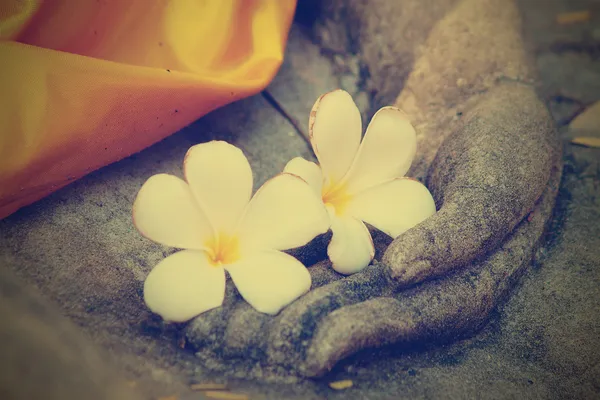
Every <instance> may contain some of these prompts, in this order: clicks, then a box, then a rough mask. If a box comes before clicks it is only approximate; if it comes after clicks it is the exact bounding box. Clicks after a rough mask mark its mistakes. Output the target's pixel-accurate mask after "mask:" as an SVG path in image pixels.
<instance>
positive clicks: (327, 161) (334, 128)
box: [308, 90, 362, 184]
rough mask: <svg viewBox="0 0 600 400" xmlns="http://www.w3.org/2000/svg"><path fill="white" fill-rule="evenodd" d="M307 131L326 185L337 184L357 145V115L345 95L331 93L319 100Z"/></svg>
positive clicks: (358, 134)
mask: <svg viewBox="0 0 600 400" xmlns="http://www.w3.org/2000/svg"><path fill="white" fill-rule="evenodd" d="M308 127H309V136H310V142H311V144H312V147H313V151H314V152H315V155H316V156H317V158H318V160H319V164H321V168H322V169H323V175H324V176H325V179H326V180H327V183H328V184H329V183H332V184H337V183H338V182H339V181H340V180H341V179H342V178H343V176H344V175H345V174H346V172H348V169H349V168H350V165H351V164H352V160H353V159H354V156H355V155H356V151H357V150H358V146H359V144H360V137H361V130H362V122H361V116H360V111H358V108H357V107H356V104H354V101H353V100H352V97H351V96H350V95H349V94H348V93H347V92H345V91H343V90H335V91H333V92H329V93H326V94H324V95H322V96H321V97H319V99H318V100H317V102H316V103H315V105H314V106H313V108H312V111H311V112H310V120H309V123H308Z"/></svg>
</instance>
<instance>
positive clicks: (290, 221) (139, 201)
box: [133, 141, 329, 322]
mask: <svg viewBox="0 0 600 400" xmlns="http://www.w3.org/2000/svg"><path fill="white" fill-rule="evenodd" d="M184 174H185V179H186V181H187V182H186V181H183V180H181V179H179V178H177V177H175V176H172V175H167V174H159V175H155V176H152V177H151V178H150V179H148V180H147V181H146V183H144V185H143V186H142V188H141V189H140V191H139V193H138V196H137V198H136V200H135V203H134V205H133V220H134V223H135V226H136V227H137V229H138V230H139V231H140V232H141V233H142V235H144V236H145V237H147V238H149V239H151V240H153V241H155V242H158V243H161V244H164V245H168V246H172V247H177V248H181V249H185V250H182V251H179V252H177V253H175V254H173V255H170V256H168V257H167V258H165V259H164V260H163V261H161V262H160V263H159V264H158V265H156V267H154V269H153V270H152V271H151V272H150V274H149V275H148V277H147V278H146V281H145V284H144V300H145V301H146V304H147V306H148V307H149V308H150V310H152V311H153V312H155V313H157V314H159V315H160V316H162V317H163V319H165V320H167V321H172V322H184V321H187V320H189V319H191V318H193V317H195V316H196V315H198V314H200V313H202V312H204V311H207V310H210V309H212V308H215V307H219V306H220V305H221V304H222V303H223V298H224V295H225V279H226V278H225V270H227V272H228V273H229V275H230V276H231V279H232V280H233V282H234V283H235V285H236V287H237V289H238V290H239V292H240V294H241V295H242V297H243V298H244V299H245V300H246V301H247V302H248V303H250V305H252V306H253V307H254V308H255V309H256V310H258V311H260V312H263V313H267V314H276V313H278V312H279V310H281V309H282V308H283V307H285V306H286V305H287V304H289V303H291V302H292V301H294V300H295V299H296V298H298V297H299V296H301V295H303V294H304V293H306V292H307V291H308V290H309V289H310V286H311V278H310V274H309V273H308V270H307V269H306V267H305V266H304V265H302V263H300V261H298V260H296V259H295V258H293V257H292V256H290V255H288V254H286V253H283V252H281V251H280V250H287V249H290V248H294V247H299V246H302V245H305V244H306V243H308V242H309V241H310V240H312V239H313V238H314V237H315V236H317V235H319V234H321V233H324V232H327V230H328V229H329V218H328V216H327V210H326V209H325V207H324V206H323V204H322V202H321V200H320V198H319V197H318V196H315V193H314V192H313V191H312V190H311V189H310V187H309V186H308V185H307V183H306V182H305V181H303V180H302V179H301V178H299V177H297V176H295V175H292V174H289V173H282V174H280V175H277V176H275V177H274V178H272V179H271V180H269V181H267V182H266V183H265V184H264V185H263V186H262V187H261V188H260V189H259V190H258V191H257V192H256V194H255V195H254V197H253V198H252V199H251V195H252V170H251V169H250V165H249V163H248V160H247V159H246V157H245V156H244V154H243V153H242V152H241V150H239V149H238V148H237V147H235V146H232V145H230V144H228V143H225V142H222V141H212V142H208V143H203V144H199V145H196V146H193V147H192V148H190V149H189V151H188V152H187V154H186V156H185V160H184Z"/></svg>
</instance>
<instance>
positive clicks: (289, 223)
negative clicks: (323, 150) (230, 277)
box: [238, 173, 329, 252]
mask: <svg viewBox="0 0 600 400" xmlns="http://www.w3.org/2000/svg"><path fill="white" fill-rule="evenodd" d="M328 229H329V216H328V215H327V210H326V209H325V206H324V205H323V202H322V200H321V197H320V196H317V195H316V194H315V192H314V191H313V190H312V189H311V188H310V186H309V185H308V184H307V183H306V182H305V181H303V180H302V179H300V178H299V177H297V176H295V175H291V174H286V173H282V174H279V175H277V176H275V177H274V178H271V179H270V180H268V181H267V182H265V184H264V185H263V186H262V187H261V188H260V189H258V191H257V192H256V194H255V195H254V197H253V198H252V200H251V201H250V203H249V204H248V207H247V209H246V213H245V214H244V216H243V217H242V220H241V223H240V227H239V230H238V235H239V236H238V237H239V241H240V246H242V247H243V248H244V249H245V251H247V250H251V251H254V250H257V249H276V250H287V249H291V248H295V247H299V246H303V245H305V244H306V243H308V242H310V241H311V240H312V239H313V238H314V237H315V236H317V235H319V234H321V233H325V232H327V230H328ZM245 251H244V252H245Z"/></svg>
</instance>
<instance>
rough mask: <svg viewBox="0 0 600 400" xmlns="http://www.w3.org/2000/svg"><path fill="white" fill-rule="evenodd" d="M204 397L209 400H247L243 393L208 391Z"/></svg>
mask: <svg viewBox="0 0 600 400" xmlns="http://www.w3.org/2000/svg"><path fill="white" fill-rule="evenodd" d="M204 395H205V396H206V397H208V398H211V399H224V400H248V396H247V395H245V394H243V393H233V392H221V391H211V390H209V391H208V392H204Z"/></svg>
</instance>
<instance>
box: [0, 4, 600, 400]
mask: <svg viewBox="0 0 600 400" xmlns="http://www.w3.org/2000/svg"><path fill="white" fill-rule="evenodd" d="M592 3H593V2H592V1H589V0H588V1H586V0H578V1H577V2H566V1H564V0H551V1H544V2H541V1H536V0H520V1H519V2H518V3H517V6H518V7H515V6H514V4H513V2H511V1H506V0H483V1H475V0H462V1H461V0H424V1H417V0H414V1H413V0H404V1H398V2H386V1H378V0H373V1H370V2H367V1H362V0H348V1H341V0H335V1H331V2H326V3H321V2H316V1H309V0H300V5H299V8H300V10H301V11H309V12H308V13H307V12H305V13H304V14H303V15H301V16H299V18H298V19H299V20H300V21H301V22H302V24H303V25H302V24H301V26H300V25H298V26H296V27H295V28H294V29H293V30H292V33H291V35H290V43H289V45H288V49H287V50H288V54H287V57H286V61H285V63H284V66H283V67H282V69H281V71H280V74H279V76H278V77H277V78H276V79H275V81H274V82H273V84H272V85H271V86H270V87H269V88H268V95H266V96H263V95H258V96H255V97H253V98H250V99H246V100H243V101H241V102H238V103H236V104H233V105H230V106H228V107H224V108H223V109H220V110H217V111H216V112H213V113H211V114H210V115H209V116H207V117H205V118H203V119H201V120H200V121H198V122H197V123H195V124H193V125H191V126H190V127H188V128H186V129H184V130H182V131H181V132H179V133H177V134H175V135H173V136H172V137H170V138H168V139H166V140H164V141H162V142H161V143H158V144H157V145H155V146H152V147H151V148H149V149H147V150H145V151H143V152H141V153H139V154H137V155H134V156H132V157H130V158H128V159H126V160H123V161H121V162H119V163H116V164H113V165H110V166H108V167H105V168H103V169H102V170H100V171H97V172H95V173H93V174H90V175H89V176H87V177H85V178H83V179H81V180H79V181H77V182H75V183H73V184H72V185H70V186H68V187H66V188H64V189H62V190H60V191H59V192H56V193H55V194H53V195H51V196H49V197H48V198H46V199H44V200H42V201H40V202H38V203H36V204H34V205H32V206H29V207H27V208H25V209H22V210H20V211H19V212H17V213H16V214H14V215H12V216H10V217H8V218H6V219H4V220H2V221H0V266H2V268H6V270H4V269H3V270H2V274H1V284H0V297H1V300H0V310H1V318H2V319H1V321H2V323H1V324H0V337H1V338H2V340H1V342H0V343H1V344H0V373H1V375H2V378H0V398H8V399H12V398H14V399H36V398H44V399H48V400H53V399H57V400H58V399H61V400H63V399H70V398H74V399H75V398H77V399H78V398H91V399H96V398H97V399H120V398H123V399H135V398H138V397H135V396H139V397H141V398H149V399H157V398H159V397H161V396H176V398H177V400H186V399H201V398H203V397H202V395H201V394H199V393H192V392H191V391H190V390H189V384H190V383H193V382H208V381H210V382H226V383H227V384H228V386H229V387H230V388H231V389H232V390H234V391H236V392H244V393H247V394H249V395H250V397H251V398H267V399H324V398H332V399H336V398H352V399H354V398H356V399H362V398H364V399H367V398H368V399H397V398H595V397H598V395H599V393H600V381H599V380H598V376H600V369H599V367H598V365H599V364H598V361H597V360H598V359H599V358H600V349H599V344H598V337H600V322H599V321H600V289H599V288H600V272H599V271H600V269H599V268H598V267H599V265H600V254H599V249H600V239H599V238H600V224H599V223H598V222H599V221H600V218H599V217H600V215H599V213H600V204H599V200H598V199H600V190H599V187H600V186H599V185H598V181H599V179H600V177H599V174H600V165H599V161H598V159H599V157H598V152H599V150H598V149H590V148H583V147H576V146H572V145H570V144H569V143H568V142H566V140H565V139H567V138H569V137H571V136H572V133H569V132H567V131H566V129H565V128H564V127H562V126H560V125H561V124H563V123H564V121H567V120H568V119H570V118H572V117H573V116H574V114H576V113H577V112H579V110H580V109H581V108H582V107H585V106H586V105H587V104H590V103H591V102H593V101H597V100H598V99H600V92H599V89H598V86H597V85H598V83H597V81H596V80H595V78H596V77H598V76H599V75H600V74H599V73H598V71H599V64H598V60H597V58H595V56H594V54H592V53H590V52H588V51H581V50H577V49H580V47H577V46H573V44H577V43H579V42H581V41H582V40H583V39H585V38H588V37H593V32H595V30H597V29H598V26H599V24H598V19H597V15H596V16H595V17H594V19H592V21H590V22H589V23H584V24H575V25H573V26H564V27H559V28H556V27H555V25H554V17H555V14H556V13H558V12H564V11H569V10H573V11H574V10H578V9H586V8H590V9H592V10H593V9H594V8H593V7H594V6H593V4H592ZM307 9H308V10H307ZM594 15H595V14H594ZM521 17H522V18H523V19H524V21H525V24H523V26H524V28H525V36H524V37H525V38H526V39H527V40H526V41H525V42H523V39H522V36H521V33H520V31H521V22H520V21H521ZM315 18H316V22H315ZM309 37H312V39H313V40H314V41H315V42H316V43H318V44H319V45H316V44H315V43H314V42H312V41H311V40H310V39H309ZM557 42H558V43H559V44H561V46H559V47H557V46H556V45H555V44H556V43H557ZM564 43H567V44H569V45H570V46H571V47H569V46H566V47H565V46H564ZM565 48H566V49H567V50H565ZM569 49H570V50H569ZM534 64H537V65H536V66H537V69H538V70H539V75H536V73H535V68H534V67H533V66H534ZM335 87H344V88H345V89H347V90H348V91H350V92H351V93H352V94H353V95H354V96H355V97H356V98H358V99H359V100H358V103H359V107H360V108H361V111H362V112H363V115H364V116H365V117H368V116H369V115H372V114H373V112H374V111H376V109H377V108H378V107H379V106H382V105H387V104H390V103H395V104H396V105H398V106H400V107H401V108H403V109H405V110H406V111H407V112H409V113H410V114H411V115H412V116H413V118H414V119H413V122H414V124H415V126H416V127H417V131H418V135H419V157H418V158H417V160H416V161H415V164H414V165H413V168H412V169H411V171H410V172H409V176H414V177H417V178H419V179H421V180H423V181H424V182H426V183H427V185H428V186H429V187H430V188H431V190H432V192H433V194H434V196H435V199H436V202H437V205H438V207H439V208H440V213H439V214H438V215H436V217H434V218H432V219H431V220H429V221H427V222H426V223H425V224H422V225H421V226H420V227H417V228H416V229H414V230H412V231H409V232H408V233H407V234H406V235H404V236H401V237H400V238H398V239H397V240H396V241H395V242H393V243H392V244H391V245H390V247H389V248H388V247H387V246H388V245H389V244H390V239H389V238H386V237H385V235H382V234H380V233H377V232H375V231H373V232H374V234H375V241H376V244H377V248H378V252H377V255H376V260H377V261H376V262H375V263H374V264H373V265H372V266H370V267H368V268H367V269H366V270H365V271H364V272H362V273H360V274H356V275H353V276H351V277H346V278H344V277H342V276H340V275H338V274H336V273H335V272H333V271H332V270H331V268H329V265H328V263H327V262H326V261H320V262H317V260H318V259H319V258H322V257H323V243H325V242H326V240H327V237H326V236H325V237H320V238H317V239H315V241H314V242H313V243H312V244H311V245H310V246H308V247H307V248H305V249H299V250H296V252H299V253H298V254H301V258H302V259H303V260H304V261H305V262H307V263H308V264H312V263H313V262H316V264H315V265H313V266H312V267H311V269H310V270H311V275H312V276H313V288H314V290H313V291H312V292H311V293H309V294H308V295H307V296H305V297H304V298H302V299H301V300H299V301H297V302H296V303H294V304H293V305H292V306H290V307H289V308H287V309H285V310H284V312H282V313H281V314H279V315H278V316H276V317H269V316H265V315H262V314H258V313H256V312H254V310H252V309H251V308H250V307H249V306H248V305H247V304H245V303H243V302H241V301H240V300H239V295H238V294H237V293H236V291H235V289H234V288H233V287H232V286H231V285H229V286H228V289H227V296H226V301H225V304H224V306H223V307H222V308H219V309H215V310H212V311H210V312H208V313H206V314H204V315H202V316H201V317H199V318H196V319H195V320H193V321H192V322H191V323H190V324H189V325H187V326H182V325H164V324H163V323H162V322H161V321H160V319H158V318H156V317H155V316H153V315H151V313H149V312H148V311H147V310H146V308H145V306H144V304H143V301H142V298H141V288H142V284H143V280H144V278H145V276H146V274H147V273H148V272H149V271H150V269H151V268H152V267H153V266H154V265H156V264H157V263H158V262H159V261H160V260H161V259H162V258H163V257H165V256H166V255H168V254H170V253H171V252H173V251H174V249H170V248H166V247H163V246H160V245H157V244H153V243H151V242H149V241H148V240H146V239H143V238H142V237H141V236H140V235H139V234H138V233H137V232H136V230H135V228H134V227H133V225H132V223H131V204H132V202H133V199H134V198H135V195H136V194H137V191H138V190H139V188H140V187H141V185H142V184H143V182H144V181H145V180H146V179H147V178H148V177H150V176H151V175H153V174H156V173H160V172H166V173H172V174H175V175H179V176H181V166H182V162H183V156H184V154H185V152H186V150H187V149H188V148H189V147H190V146H191V145H193V144H196V143H198V142H203V141H207V140H212V139H223V140H227V141H230V142H232V143H234V144H236V145H237V146H239V147H241V148H242V150H243V151H244V152H245V154H246V155H247V157H248V158H249V160H250V163H251V165H252V167H253V170H254V174H255V188H256V187H258V186H259V185H260V184H262V182H264V181H265V180H266V179H268V178H269V177H270V176H272V175H274V174H275V173H277V172H279V171H280V170H281V169H282V168H283V166H284V165H285V163H286V162H287V161H288V160H289V159H291V158H292V157H295V156H298V155H300V156H303V157H305V158H311V157H313V156H312V155H311V151H310V149H309V147H308V145H307V143H306V142H305V140H304V139H303V138H302V135H301V134H305V133H306V123H307V119H308V111H309V110H310V107H311V106H312V103H313V102H314V100H315V99H316V97H317V96H318V95H319V94H321V93H323V92H325V91H328V90H330V89H333V88H335ZM534 89H536V90H537V92H538V94H539V96H540V98H541V99H542V101H544V102H546V104H547V105H548V106H549V108H550V110H551V111H552V117H554V120H555V122H557V123H558V125H559V128H560V133H561V138H562V139H563V140H562V143H561V142H560V141H557V140H556V136H553V135H555V132H554V130H553V126H552V125H551V123H550V120H549V114H547V112H546V110H545V109H544V107H542V106H541V103H540V102H538V100H537V97H536V96H535V95H534ZM565 98H568V100H565ZM273 100H274V101H275V102H276V103H277V105H278V107H279V108H280V109H278V108H276V107H274V106H273ZM281 109H282V110H281ZM365 119H366V118H365ZM290 121H291V122H293V123H290ZM366 122H367V121H366V120H365V121H364V123H366ZM298 131H300V132H298ZM561 145H564V146H565V150H564V154H563V155H562V157H560V156H559V155H560V151H561V149H560V147H562V146H561ZM562 162H564V169H562V168H560V163H562ZM561 174H562V180H561ZM559 181H560V185H559ZM492 187H493V190H492V189H491V188H492ZM557 193H558V197H557V198H556V200H555V196H556V194H557ZM555 202H556V206H554V204H555ZM442 210H443V211H442ZM428 233H432V234H433V237H430V236H431V235H429V236H428ZM463 234H464V235H465V236H464V237H466V238H468V239H462V240H461V235H463ZM425 239H427V241H426V240H425ZM429 239H431V240H429ZM540 245H541V247H540ZM386 249H387V252H386ZM384 254H385V255H384ZM532 256H533V257H532ZM399 260H404V261H405V260H411V261H413V262H411V263H409V264H410V266H411V268H412V269H409V270H407V271H410V272H409V273H408V274H407V273H404V274H403V273H402V271H404V269H403V268H401V267H399V265H401V264H402V263H400V262H398V261H399ZM382 261H383V262H382ZM415 261H419V262H420V261H424V262H425V263H426V265H427V267H428V269H427V270H426V271H425V270H423V269H419V268H414V266H415V265H417V266H418V265H419V264H418V263H416V262H415ZM405 263H406V262H405ZM421 281H422V282H421ZM32 291H37V293H38V294H33V293H31V292H32ZM59 314H61V315H59ZM381 346H383V347H381ZM375 347H378V348H377V349H376V348H375ZM195 352H198V354H197V355H195V354H194V353H195ZM16 367H19V368H18V369H17V368H16ZM330 368H333V369H332V370H331V371H330ZM321 375H322V376H323V378H317V379H303V378H302V376H321ZM298 376H300V378H299V377H298ZM339 379H352V380H353V382H354V386H353V387H352V388H351V389H347V390H343V391H339V392H336V391H333V390H332V389H330V388H329V387H328V385H327V383H328V382H330V381H332V380H339ZM127 383H129V384H127ZM134 392H136V393H134ZM81 393H85V395H84V396H82V394H81Z"/></svg>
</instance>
